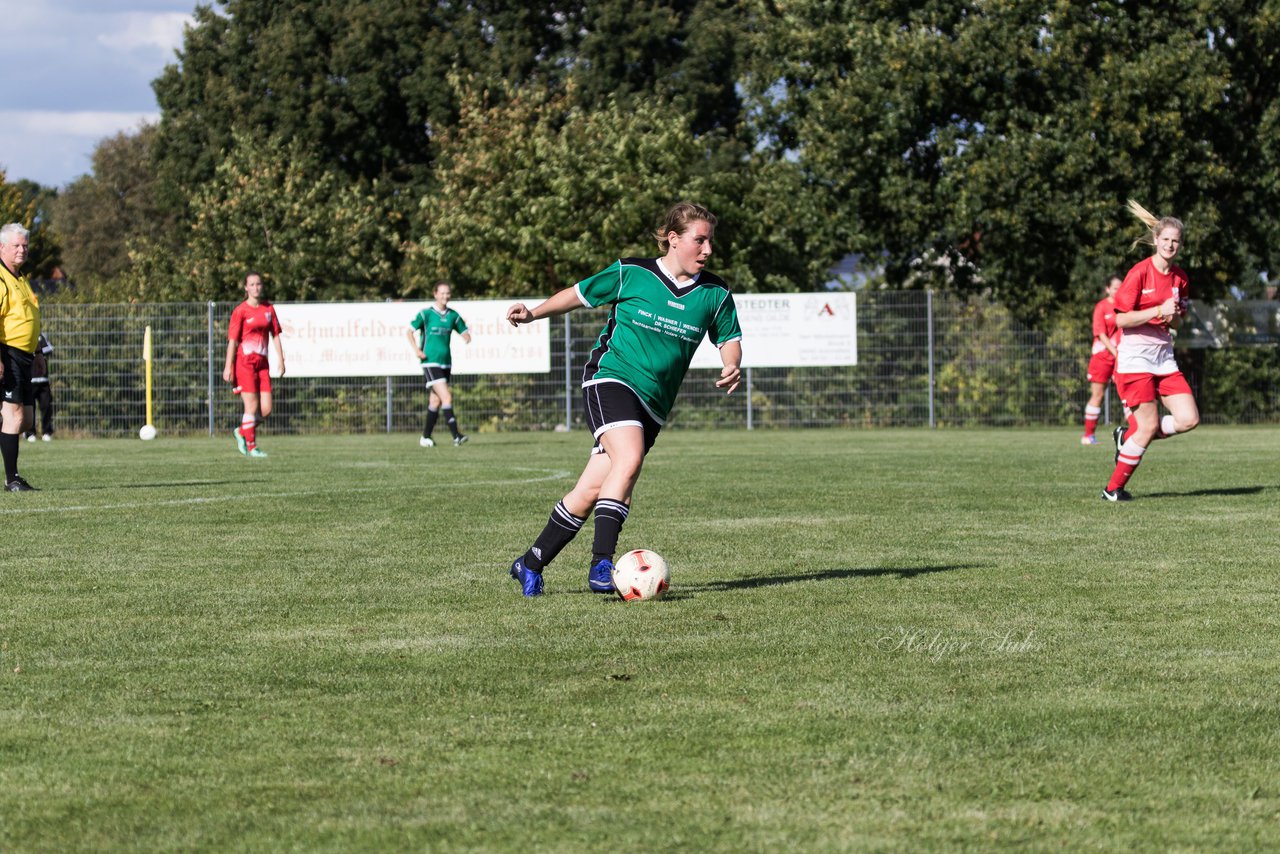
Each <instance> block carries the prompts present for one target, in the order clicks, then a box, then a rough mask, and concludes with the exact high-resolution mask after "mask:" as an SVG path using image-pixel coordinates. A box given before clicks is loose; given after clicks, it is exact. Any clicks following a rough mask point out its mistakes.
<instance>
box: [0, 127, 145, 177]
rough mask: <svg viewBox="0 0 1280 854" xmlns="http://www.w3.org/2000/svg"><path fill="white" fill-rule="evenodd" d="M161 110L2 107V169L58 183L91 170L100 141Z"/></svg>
mask: <svg viewBox="0 0 1280 854" xmlns="http://www.w3.org/2000/svg"><path fill="white" fill-rule="evenodd" d="M159 119H160V114H159V113H139V112H106V111H83V110H82V111H67V112H58V111H55V110H0V168H3V169H4V171H5V172H6V178H7V179H8V180H10V181H17V180H19V179H22V178H25V179H27V180H30V181H35V182H36V183H39V184H43V185H45V186H48V187H59V186H63V185H65V184H67V183H69V182H70V181H71V180H72V178H74V177H75V176H78V175H83V174H84V173H86V172H89V171H90V169H91V168H92V162H91V156H92V154H93V149H94V148H95V147H96V146H97V143H98V142H99V141H100V140H102V139H103V138H105V137H108V136H113V135H115V134H117V133H120V132H121V131H133V130H137V128H138V126H139V125H141V124H142V123H143V122H156V121H159Z"/></svg>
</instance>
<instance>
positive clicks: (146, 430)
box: [138, 326, 156, 440]
mask: <svg viewBox="0 0 1280 854" xmlns="http://www.w3.org/2000/svg"><path fill="white" fill-rule="evenodd" d="M142 361H143V363H144V364H145V365H146V366H147V423H146V424H144V425H142V429H141V430H139V431H138V437H139V438H141V439H144V440H146V439H154V438H155V437H156V428H155V427H154V426H153V425H152V423H151V327H150V326H148V327H147V330H146V332H145V333H143V336H142Z"/></svg>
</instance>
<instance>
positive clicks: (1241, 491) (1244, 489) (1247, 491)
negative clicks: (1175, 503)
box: [1140, 486, 1274, 498]
mask: <svg viewBox="0 0 1280 854" xmlns="http://www.w3.org/2000/svg"><path fill="white" fill-rule="evenodd" d="M1273 488H1274V487H1270V486H1231V487H1227V488H1225V489H1193V490H1191V491H1190V492H1152V493H1150V494H1149V495H1147V496H1145V497H1147V498H1192V497H1195V496H1199V495H1257V494H1258V493H1259V492H1266V491H1267V490H1268V489H1273ZM1140 497H1141V496H1140Z"/></svg>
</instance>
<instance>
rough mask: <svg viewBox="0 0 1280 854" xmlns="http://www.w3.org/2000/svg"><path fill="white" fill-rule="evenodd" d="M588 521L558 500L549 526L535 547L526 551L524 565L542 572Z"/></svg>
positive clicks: (539, 537)
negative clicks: (574, 513) (571, 511)
mask: <svg viewBox="0 0 1280 854" xmlns="http://www.w3.org/2000/svg"><path fill="white" fill-rule="evenodd" d="M586 521H587V520H586V518H585V517H578V516H575V515H573V514H572V513H570V512H569V508H567V507H565V506H564V502H563V501H558V502H556V506H555V507H553V508H552V509H551V518H550V519H548V520H547V526H546V527H545V528H543V529H542V533H541V534H539V535H538V539H536V540H534V542H533V547H532V548H531V549H529V551H527V552H525V555H524V565H525V566H527V567H529V569H532V570H533V571H534V572H541V571H542V568H543V567H544V566H546V565H547V564H549V563H551V561H553V560H554V559H555V556H556V555H558V554H560V552H561V551H563V550H564V547H565V546H567V545H569V543H570V542H571V541H572V540H573V538H574V537H576V536H577V535H578V532H579V531H581V530H582V526H583V524H585V523H586Z"/></svg>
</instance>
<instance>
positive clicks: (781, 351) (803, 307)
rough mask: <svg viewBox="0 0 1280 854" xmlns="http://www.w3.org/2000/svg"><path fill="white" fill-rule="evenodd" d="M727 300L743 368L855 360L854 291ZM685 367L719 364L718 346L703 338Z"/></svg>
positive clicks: (763, 295)
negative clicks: (734, 312)
mask: <svg viewBox="0 0 1280 854" xmlns="http://www.w3.org/2000/svg"><path fill="white" fill-rule="evenodd" d="M733 301H734V303H735V304H736V305H737V307H738V323H740V324H741V325H742V366H743V367H744V368H792V367H823V366H832V365H856V364H858V324H857V316H858V311H857V295H856V294H852V293H845V292H840V293H813V294H734V295H733ZM691 367H694V368H719V367H721V362H720V351H719V350H717V349H716V347H715V346H714V345H713V344H711V342H710V341H709V340H706V339H704V340H703V342H702V346H701V347H699V348H698V352H697V353H696V354H695V355H694V357H693V363H692V365H691Z"/></svg>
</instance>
